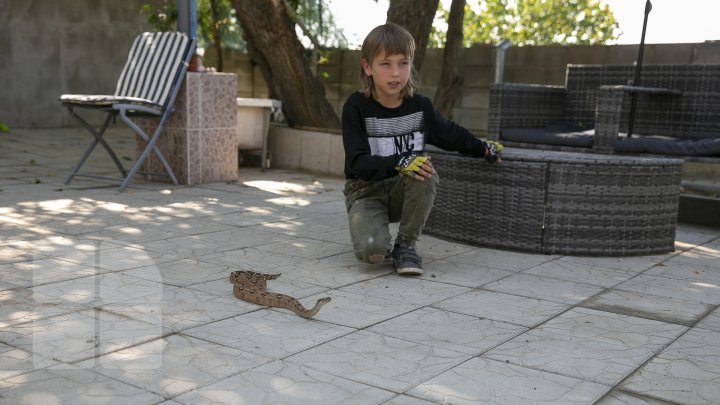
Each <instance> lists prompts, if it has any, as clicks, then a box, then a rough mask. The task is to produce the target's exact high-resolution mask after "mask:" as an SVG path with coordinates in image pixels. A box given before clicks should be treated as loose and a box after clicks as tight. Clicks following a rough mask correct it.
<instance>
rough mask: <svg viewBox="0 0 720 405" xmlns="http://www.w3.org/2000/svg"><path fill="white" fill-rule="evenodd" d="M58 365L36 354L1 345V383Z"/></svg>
mask: <svg viewBox="0 0 720 405" xmlns="http://www.w3.org/2000/svg"><path fill="white" fill-rule="evenodd" d="M55 364H58V362H57V361H55V360H50V359H48V358H44V357H41V356H38V355H37V354H35V353H32V352H29V351H26V350H22V349H17V348H14V347H11V346H8V345H6V344H2V343H0V381H1V380H4V379H6V378H10V377H13V376H16V375H20V374H26V373H30V372H32V371H35V370H40V369H43V368H46V367H50V366H53V365H55Z"/></svg>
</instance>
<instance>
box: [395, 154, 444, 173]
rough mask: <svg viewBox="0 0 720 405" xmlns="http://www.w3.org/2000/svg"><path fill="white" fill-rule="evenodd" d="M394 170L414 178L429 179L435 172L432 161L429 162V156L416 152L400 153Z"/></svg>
mask: <svg viewBox="0 0 720 405" xmlns="http://www.w3.org/2000/svg"><path fill="white" fill-rule="evenodd" d="M395 170H397V171H399V172H400V173H402V174H405V175H408V176H410V177H413V178H415V179H416V180H425V179H429V178H430V177H432V175H433V174H434V173H435V170H434V169H433V166H432V163H430V156H425V155H421V154H418V153H416V152H405V153H403V154H402V155H400V158H399V159H398V163H397V165H396V166H395Z"/></svg>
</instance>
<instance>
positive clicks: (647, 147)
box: [615, 134, 720, 156]
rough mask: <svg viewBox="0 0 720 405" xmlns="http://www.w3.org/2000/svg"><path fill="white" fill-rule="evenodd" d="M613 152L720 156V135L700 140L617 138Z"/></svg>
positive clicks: (652, 137) (657, 136)
mask: <svg viewBox="0 0 720 405" xmlns="http://www.w3.org/2000/svg"><path fill="white" fill-rule="evenodd" d="M615 151H617V152H625V153H642V152H646V153H654V154H657V155H675V156H720V134H718V137H717V138H702V139H678V138H671V137H667V136H659V135H656V136H644V135H633V136H632V138H630V139H627V138H618V139H617V140H616V141H615Z"/></svg>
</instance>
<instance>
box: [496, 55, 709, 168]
mask: <svg viewBox="0 0 720 405" xmlns="http://www.w3.org/2000/svg"><path fill="white" fill-rule="evenodd" d="M634 73H635V70H634V67H633V66H630V65H568V67H567V73H566V84H565V86H549V85H532V84H518V83H499V84H496V85H493V86H492V87H491V90H490V113H489V126H488V137H489V139H495V140H500V141H501V142H503V143H504V144H506V145H508V146H517V147H525V148H535V149H547V150H561V151H575V152H582V151H590V152H602V153H613V152H618V153H651V154H659V155H674V156H683V157H689V158H690V160H695V159H693V158H692V157H720V65H646V66H643V70H642V76H641V84H642V86H640V87H638V86H632V85H629V84H628V83H632V79H633V77H634ZM632 93H637V108H636V113H635V121H634V122H635V124H634V128H633V135H632V137H631V138H629V139H628V138H626V136H625V135H626V133H627V127H628V115H629V111H630V100H631V94H632ZM698 160H707V159H704V158H698ZM711 160H713V161H715V160H717V159H711Z"/></svg>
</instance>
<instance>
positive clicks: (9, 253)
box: [0, 233, 35, 265]
mask: <svg viewBox="0 0 720 405" xmlns="http://www.w3.org/2000/svg"><path fill="white" fill-rule="evenodd" d="M3 235H6V234H5V233H3ZM10 237H12V236H10ZM33 259H35V256H34V254H33V252H32V251H28V250H25V249H17V248H14V247H12V246H9V245H0V265H4V264H9V263H16V262H27V261H30V260H33Z"/></svg>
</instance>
